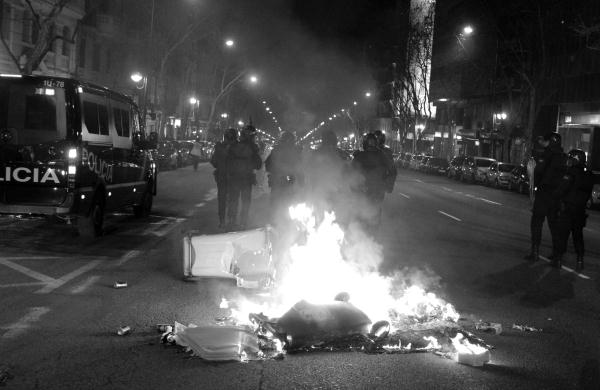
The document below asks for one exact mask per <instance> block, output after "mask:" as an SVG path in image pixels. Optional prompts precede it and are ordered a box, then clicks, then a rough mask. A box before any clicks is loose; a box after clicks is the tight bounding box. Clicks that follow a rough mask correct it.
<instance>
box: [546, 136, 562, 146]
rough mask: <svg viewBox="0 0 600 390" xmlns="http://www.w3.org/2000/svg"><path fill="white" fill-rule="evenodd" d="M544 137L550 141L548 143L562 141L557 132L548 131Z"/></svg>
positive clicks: (555, 143) (553, 143) (554, 143)
mask: <svg viewBox="0 0 600 390" xmlns="http://www.w3.org/2000/svg"><path fill="white" fill-rule="evenodd" d="M544 139H545V140H546V141H548V142H550V145H560V143H561V142H562V139H561V136H560V134H558V133H548V134H546V135H545V136H544Z"/></svg>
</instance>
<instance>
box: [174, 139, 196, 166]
mask: <svg viewBox="0 0 600 390" xmlns="http://www.w3.org/2000/svg"><path fill="white" fill-rule="evenodd" d="M174 142H175V144H176V146H177V153H178V155H177V166H179V167H184V166H186V165H190V164H191V163H192V158H191V157H192V156H191V155H190V152H191V151H192V148H193V147H194V142H193V141H174Z"/></svg>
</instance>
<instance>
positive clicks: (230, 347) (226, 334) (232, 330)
mask: <svg viewBox="0 0 600 390" xmlns="http://www.w3.org/2000/svg"><path fill="white" fill-rule="evenodd" d="M177 343H178V344H179V345H182V346H185V347H188V348H190V349H191V350H192V351H193V353H194V354H195V355H197V356H199V357H201V358H202V359H206V360H214V361H229V360H234V361H244V360H253V359H257V358H258V356H259V353H260V349H259V347H258V338H257V336H256V335H255V334H254V333H253V332H252V331H251V330H250V329H249V328H247V327H245V326H201V327H187V328H184V329H183V330H181V331H180V332H178V333H177Z"/></svg>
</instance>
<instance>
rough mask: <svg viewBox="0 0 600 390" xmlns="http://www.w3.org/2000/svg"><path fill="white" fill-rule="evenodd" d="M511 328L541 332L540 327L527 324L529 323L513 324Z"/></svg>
mask: <svg viewBox="0 0 600 390" xmlns="http://www.w3.org/2000/svg"><path fill="white" fill-rule="evenodd" d="M512 328H513V329H517V330H520V331H523V332H541V331H542V329H538V328H534V327H533V326H529V325H517V324H513V326H512Z"/></svg>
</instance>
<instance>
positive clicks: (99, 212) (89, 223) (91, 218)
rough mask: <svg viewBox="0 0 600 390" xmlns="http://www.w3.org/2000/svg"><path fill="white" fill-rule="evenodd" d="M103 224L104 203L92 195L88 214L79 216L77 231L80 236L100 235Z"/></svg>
mask: <svg viewBox="0 0 600 390" xmlns="http://www.w3.org/2000/svg"><path fill="white" fill-rule="evenodd" d="M103 226H104V204H103V203H102V201H101V199H100V197H99V196H95V197H94V201H93V202H92V207H90V211H89V213H88V215H86V216H85V217H79V218H78V220H77V231H78V232H79V235H80V236H81V237H100V236H102V233H103V232H104V230H103Z"/></svg>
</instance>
